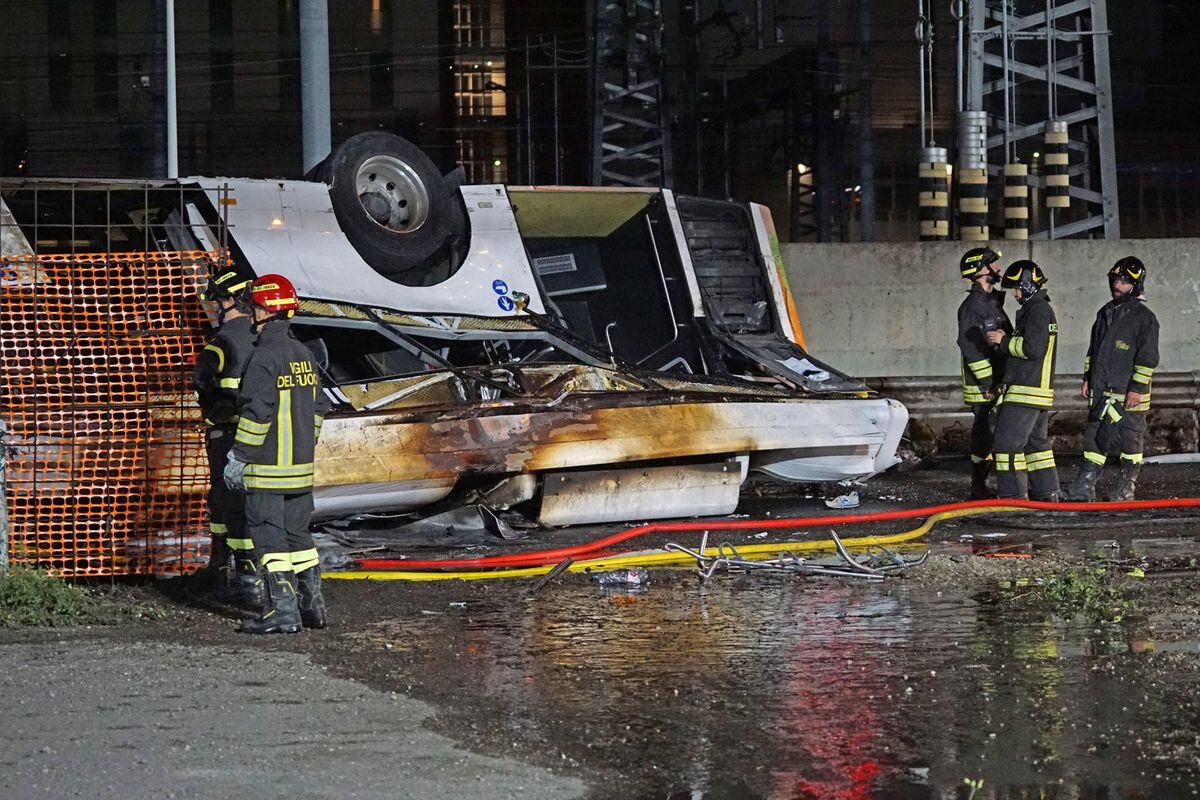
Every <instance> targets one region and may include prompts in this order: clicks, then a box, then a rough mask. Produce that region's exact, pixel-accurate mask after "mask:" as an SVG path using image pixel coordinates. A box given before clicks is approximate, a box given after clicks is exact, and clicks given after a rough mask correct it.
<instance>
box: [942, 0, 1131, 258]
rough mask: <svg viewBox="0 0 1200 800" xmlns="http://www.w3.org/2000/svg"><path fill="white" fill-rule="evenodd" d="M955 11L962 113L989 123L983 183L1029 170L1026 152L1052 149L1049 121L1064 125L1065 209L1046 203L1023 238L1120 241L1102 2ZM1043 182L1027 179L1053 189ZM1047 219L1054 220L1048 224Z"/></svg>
mask: <svg viewBox="0 0 1200 800" xmlns="http://www.w3.org/2000/svg"><path fill="white" fill-rule="evenodd" d="M963 5H965V6H966V8H965V9H963V10H965V11H967V14H966V20H965V22H966V28H967V35H966V36H965V37H964V39H965V41H963V42H960V45H961V46H962V47H964V48H965V61H966V93H965V106H964V108H965V110H966V111H968V112H970V111H984V112H987V113H988V114H989V116H990V118H991V120H992V125H991V128H990V130H989V135H988V138H987V149H988V171H989V173H990V175H992V176H998V175H1003V174H1004V170H1005V166H1006V165H1009V164H1016V163H1018V162H1024V163H1030V162H1033V166H1034V167H1037V166H1038V164H1037V160H1036V159H1034V158H1033V154H1034V152H1036V151H1041V150H1042V149H1043V148H1044V147H1045V145H1044V143H1045V142H1047V141H1051V142H1053V141H1056V137H1055V136H1054V135H1052V136H1051V137H1050V138H1049V139H1047V137H1046V134H1047V129H1048V127H1049V129H1050V131H1051V133H1052V134H1053V133H1054V132H1055V131H1059V130H1061V127H1062V126H1061V125H1054V124H1053V123H1056V122H1057V123H1066V125H1067V130H1068V137H1067V147H1066V149H1067V153H1068V155H1069V159H1067V161H1068V167H1067V170H1066V173H1067V175H1068V176H1069V178H1070V187H1069V196H1070V198H1071V206H1072V208H1070V209H1066V208H1061V207H1058V208H1056V207H1054V206H1056V205H1060V204H1059V203H1052V204H1050V205H1051V207H1049V208H1047V209H1045V211H1046V213H1045V218H1044V219H1043V220H1042V222H1043V223H1045V224H1044V225H1043V226H1041V227H1042V228H1043V229H1042V230H1037V231H1034V230H1030V232H1029V237H1030V238H1032V239H1045V238H1050V239H1058V238H1064V237H1068V236H1077V235H1080V234H1086V233H1088V232H1089V231H1096V230H1100V229H1102V230H1103V232H1104V238H1106V239H1117V238H1120V235H1121V234H1120V231H1121V228H1120V215H1119V211H1118V207H1117V163H1116V155H1115V150H1114V145H1113V112H1112V81H1111V77H1110V72H1109V55H1108V36H1109V35H1110V31H1109V29H1108V7H1107V2H1106V0H964V2H963ZM1046 164H1047V165H1055V164H1056V162H1055V161H1054V160H1047V161H1046ZM1057 171H1061V170H1057ZM1047 172H1048V173H1054V172H1056V169H1055V168H1054V166H1051V167H1050V168H1049V169H1044V170H1043V173H1047ZM1048 178H1049V176H1048V175H1046V174H1042V175H1039V176H1038V177H1037V178H1033V177H1032V176H1031V178H1030V180H1031V182H1033V183H1034V185H1045V184H1049V185H1051V186H1054V185H1055V183H1056V182H1055V181H1053V180H1052V179H1050V180H1048ZM1059 181H1061V179H1059ZM1050 194H1051V196H1053V194H1054V191H1053V190H1052V191H1051V193H1050ZM1056 213H1057V214H1062V215H1063V216H1060V217H1058V218H1057V219H1056ZM1056 222H1057V223H1058V224H1056Z"/></svg>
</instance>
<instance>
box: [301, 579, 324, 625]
mask: <svg viewBox="0 0 1200 800" xmlns="http://www.w3.org/2000/svg"><path fill="white" fill-rule="evenodd" d="M296 582H297V584H298V586H297V588H298V589H299V592H300V619H301V621H302V622H303V623H304V627H306V628H324V627H325V598H324V597H322V596H321V568H320V567H319V566H315V567H309V568H308V569H306V570H304V571H303V572H297V573H296Z"/></svg>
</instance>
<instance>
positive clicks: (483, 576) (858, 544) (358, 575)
mask: <svg viewBox="0 0 1200 800" xmlns="http://www.w3.org/2000/svg"><path fill="white" fill-rule="evenodd" d="M1016 511H1026V512H1027V511H1029V509H1027V508H1021V507H1019V506H1005V505H995V506H977V507H974V508H956V509H953V510H951V511H943V512H941V513H938V514H934V515H933V516H931V517H930V518H929V519H927V520H925V521H924V522H923V523H921V524H920V525H919V526H917V527H915V528H913V529H912V530H908V531H904V532H903V533H891V534H884V535H882V536H859V537H857V538H853V539H842V544H844V545H845V546H846V547H848V548H862V547H869V546H871V545H885V546H886V545H893V544H901V543H903V542H909V541H912V540H913V539H919V538H921V537H922V536H924V535H925V534H927V533H929V531H931V530H932V529H933V527H934V526H935V525H937V524H938V523H939V522H945V521H946V520H950V519H959V518H960V517H973V516H977V515H979V514H1001V513H1007V512H1016ZM831 549H833V540H832V539H810V540H807V541H803V542H776V543H768V544H748V545H738V547H737V551H738V554H739V555H740V556H741V557H743V558H745V559H747V560H749V561H754V560H765V559H768V558H772V557H773V556H776V555H778V554H779V553H808V552H813V551H819V550H831ZM704 555H706V556H716V555H720V552H719V548H718V547H706V548H705V549H704ZM695 562H696V559H694V558H692V557H691V556H689V555H687V554H686V553H679V552H675V551H671V550H663V551H653V552H646V553H632V554H629V555H623V556H612V557H610V558H593V559H589V560H586V561H576V562H575V563H573V564H571V565H570V566H569V567H567V571H568V572H610V571H612V570H615V569H629V568H631V567H666V566H672V565H677V564H694V563H695ZM552 569H554V565H553V564H547V565H545V566H540V567H520V568H517V569H502V570H472V571H465V572H417V571H409V572H404V571H390V570H389V571H362V572H331V573H327V574H326V575H324V577H325V578H328V579H330V580H343V581H493V580H504V579H508V578H534V577H537V576H539V575H545V574H546V573H548V572H549V571H550V570H552Z"/></svg>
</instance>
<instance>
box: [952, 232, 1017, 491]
mask: <svg viewBox="0 0 1200 800" xmlns="http://www.w3.org/2000/svg"><path fill="white" fill-rule="evenodd" d="M1000 255H1001V254H1000V253H998V252H997V251H995V250H993V249H991V248H990V247H976V248H974V249H971V250H968V251H967V252H966V253H965V254H964V255H963V257H962V260H961V261H959V265H958V266H959V272H960V273H961V274H962V277H963V278H965V279H967V280H969V281H971V288H970V289H968V290H967V296H966V297H965V298H963V301H962V304H961V305H960V306H959V307H958V350H959V353H960V354H961V355H962V364H961V368H962V386H963V402H964V403H966V404H967V406H968V407H970V409H971V413H972V414H974V415H975V421H974V423H973V424H972V426H971V495H970V496H971V499H972V500H978V499H980V498H984V497H989V496H991V495H990V494H989V492H988V489H987V476H988V470H989V469H990V467H991V460H992V422H993V418H992V412H993V411H994V409H995V401H996V387H997V386H999V385H1000V379H1001V377H1002V376H1003V375H1004V362H1005V356H1004V352H1003V351H1002V350H1001V349H1000V348H998V347H995V346H993V345H991V344H989V343H988V341H987V339H985V338H984V335H985V334H986V333H987V332H988V331H991V330H996V331H1001V332H1002V333H1012V324H1011V323H1010V322H1009V320H1008V315H1007V314H1005V313H1004V293H1003V292H997V291H994V289H995V287H996V284H997V283H999V282H1000Z"/></svg>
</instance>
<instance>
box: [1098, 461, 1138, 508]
mask: <svg viewBox="0 0 1200 800" xmlns="http://www.w3.org/2000/svg"><path fill="white" fill-rule="evenodd" d="M1141 471H1142V465H1141V464H1131V463H1130V462H1128V461H1123V462H1121V478H1120V480H1119V481H1118V482H1117V488H1116V489H1114V490H1113V491H1112V492H1110V493H1109V494H1108V495H1106V496H1105V498H1104V499H1105V500H1108V501H1109V502H1111V503H1125V502H1128V501H1130V500H1132V499H1133V493H1134V490H1136V489H1137V479H1138V473H1139V472H1141Z"/></svg>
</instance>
